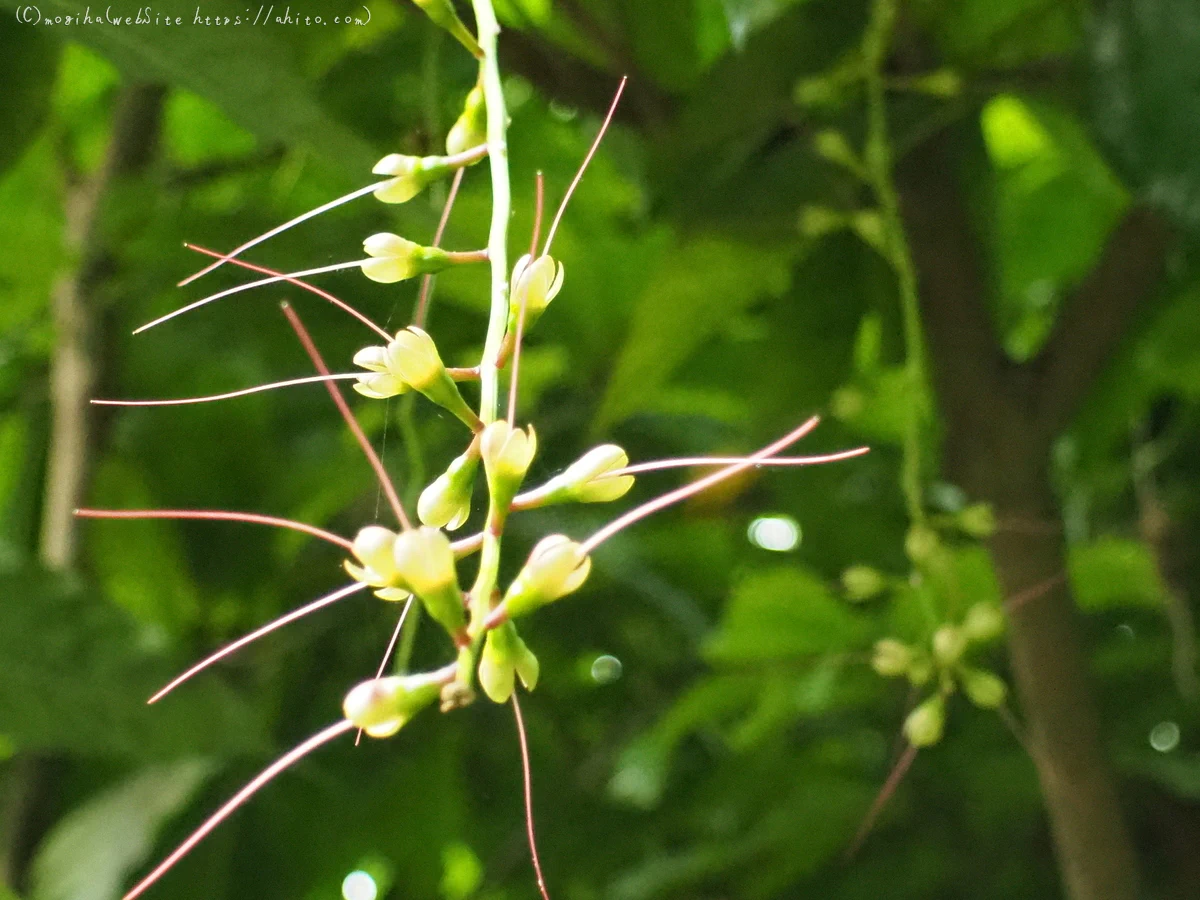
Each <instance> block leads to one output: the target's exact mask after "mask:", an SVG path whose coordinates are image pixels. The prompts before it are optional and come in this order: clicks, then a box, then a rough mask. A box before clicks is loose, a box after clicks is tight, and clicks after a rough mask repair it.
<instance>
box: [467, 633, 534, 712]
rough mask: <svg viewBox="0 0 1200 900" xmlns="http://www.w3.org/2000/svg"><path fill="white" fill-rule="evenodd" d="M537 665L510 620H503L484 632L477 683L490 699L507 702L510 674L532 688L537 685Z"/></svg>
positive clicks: (510, 687) (509, 692)
mask: <svg viewBox="0 0 1200 900" xmlns="http://www.w3.org/2000/svg"><path fill="white" fill-rule="evenodd" d="M540 668H541V667H540V665H539V663H538V659H537V657H536V656H534V655H533V652H532V651H531V650H530V649H529V648H528V647H527V646H526V645H525V642H524V641H523V640H521V636H520V635H519V634H517V628H516V626H515V625H513V623H512V622H505V623H503V624H502V625H499V626H497V627H496V628H493V629H492V630H491V631H489V632H488V635H487V639H486V640H485V641H484V644H483V654H482V655H481V656H480V659H479V684H480V686H481V687H482V688H483V692H484V693H485V694H487V695H488V697H489V698H490V699H491V700H492V701H494V702H496V703H505V702H507V700H508V698H509V697H511V696H512V692H513V686H514V684H515V679H514V675H515V676H518V677H520V679H521V683H522V684H523V685H525V687H526V689H527V690H531V691H532V690H533V689H534V687H535V686H536V685H537V680H538V674H539V671H540Z"/></svg>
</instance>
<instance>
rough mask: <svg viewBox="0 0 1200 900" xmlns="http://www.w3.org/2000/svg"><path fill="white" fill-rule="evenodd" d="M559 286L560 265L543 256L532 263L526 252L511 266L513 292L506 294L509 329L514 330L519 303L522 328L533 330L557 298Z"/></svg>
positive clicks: (561, 273) (561, 271)
mask: <svg viewBox="0 0 1200 900" xmlns="http://www.w3.org/2000/svg"><path fill="white" fill-rule="evenodd" d="M562 283H563V266H562V263H560V262H557V261H556V260H554V259H552V258H551V257H549V256H545V255H543V256H539V257H538V258H537V259H534V260H531V259H530V257H529V254H528V253H527V254H525V255H524V256H522V257H521V258H520V259H518V260H517V264H516V265H515V266H513V273H512V291H511V292H510V293H509V301H508V322H509V326H508V327H509V330H510V331H514V332H515V331H516V327H517V317H518V316H519V315H520V311H521V306H522V304H523V305H524V307H525V328H526V329H529V328H532V327H533V325H534V323H535V322H537V320H538V319H539V318H541V315H542V313H544V312H545V311H546V307H547V306H549V305H550V301H551V300H553V299H554V298H555V297H557V296H558V292H559V291H560V290H562Z"/></svg>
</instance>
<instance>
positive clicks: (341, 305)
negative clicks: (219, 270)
mask: <svg viewBox="0 0 1200 900" xmlns="http://www.w3.org/2000/svg"><path fill="white" fill-rule="evenodd" d="M183 246H185V247H187V249H189V250H195V251H196V252H197V253H203V254H204V255H205V256H215V257H218V258H219V259H228V261H229V262H231V263H233V264H234V265H235V266H239V267H240V268H243V269H249V270H250V271H251V272H261V273H262V274H264V275H278V276H280V277H282V278H283V279H284V280H285V281H286V282H287V283H288V284H294V285H295V286H296V287H298V288H301V289H302V290H305V291H308V292H309V293H310V294H316V295H317V296H318V297H320V298H322V299H324V300H328V301H329V302H330V303H332V304H333V305H334V306H336V307H337V308H338V309H340V310H342V311H344V312H348V313H350V315H352V316H354V318H356V319H358V321H360V322H362V323H363V324H364V325H366V326H367V327H368V328H370V329H371V330H372V331H374V332H375V333H376V334H377V335H379V336H380V337H382V338H383V339H384V340H385V341H390V340H391V339H392V336H391V335H390V334H388V333H387V332H386V331H385V330H384V329H382V328H380V327H379V326H378V325H376V324H375V323H374V322H372V321H371V320H370V319H368V318H367V317H366V316H364V315H363V314H362V313H360V312H359V311H358V310H357V309H355V308H354V307H353V306H351V305H350V304H349V303H347V302H346V301H345V300H342V299H339V298H338V297H335V296H334V295H333V294H331V293H329V292H328V291H323V290H321V289H320V288H319V287H317V286H316V285H312V284H309V283H308V282H307V281H301V280H300V279H299V278H289V277H288V276H287V275H286V274H285V273H283V272H279V271H276V270H275V269H268V268H267V267H266V266H260V265H256V264H255V263H249V262H246V261H245V260H241V259H229V258H228V257H226V256H223V255H222V254H220V253H218V252H217V251H216V250H209V249H207V248H206V247H201V246H200V245H199V244H184V245H183Z"/></svg>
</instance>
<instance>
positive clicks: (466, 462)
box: [417, 451, 479, 531]
mask: <svg viewBox="0 0 1200 900" xmlns="http://www.w3.org/2000/svg"><path fill="white" fill-rule="evenodd" d="M478 468H479V454H478V453H477V452H471V451H468V452H466V453H464V454H463V455H462V456H460V457H458V458H457V459H456V460H454V462H452V463H451V464H450V468H448V469H447V470H446V471H445V472H443V473H442V474H441V475H439V476H438V477H437V478H436V479H434V481H433V483H432V484H430V485H429V487H427V488H425V490H423V491H421V497H420V499H419V500H418V501H417V515H418V516H419V517H420V519H421V521H422V522H424V523H425V524H426V525H432V526H434V527H435V528H445V529H447V530H448V531H454V530H455V529H457V528H460V527H461V526H462V524H463V523H464V522H466V521H467V516H469V515H470V514H471V492H472V488H473V487H474V484H475V472H476V471H477V470H478Z"/></svg>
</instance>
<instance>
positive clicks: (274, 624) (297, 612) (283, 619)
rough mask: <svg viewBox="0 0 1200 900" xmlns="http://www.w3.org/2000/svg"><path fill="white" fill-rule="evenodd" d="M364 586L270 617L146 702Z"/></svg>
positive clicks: (170, 683) (341, 591) (203, 660)
mask: <svg viewBox="0 0 1200 900" xmlns="http://www.w3.org/2000/svg"><path fill="white" fill-rule="evenodd" d="M366 588H367V585H365V584H362V583H361V582H356V583H355V584H349V585H346V586H345V587H343V588H339V589H338V590H336V591H334V592H333V593H332V594H326V595H325V596H324V597H321V598H320V599H317V600H314V601H312V602H311V603H306V604H305V605H304V606H301V607H300V608H299V609H294V610H292V611H291V612H290V613H287V614H286V615H282V616H280V617H279V618H277V619H272V620H271V621H270V622H268V623H267V624H266V625H263V626H262V627H261V628H256V629H255V630H254V631H252V632H250V633H249V634H246V635H243V636H242V637H240V638H238V639H237V640H236V641H233V642H232V643H230V644H226V645H225V646H224V647H222V648H221V649H220V650H218V651H217V652H216V653H213V654H212V655H211V656H206V657H205V658H204V659H202V660H200V662H198V663H196V664H195V665H194V666H192V667H191V668H190V669H188V670H187V671H186V672H184V673H183V674H181V675H179V676H178V677H177V678H174V679H173V680H171V681H170V682H169V683H168V684H167V685H166V686H164V687H163V688H161V689H160V690H159V691H158V692H157V693H156V694H155V695H154V696H153V697H151V698H150V699H149V700H147V701H146V702H147V703H157V702H158V701H159V700H161V699H162V698H163V697H165V696H167V694H169V693H171V691H173V690H175V688H177V687H179V686H180V685H181V684H183V683H184V682H185V681H188V680H189V679H191V678H192V677H193V676H194V675H198V674H199V673H201V672H203V671H204V670H205V669H207V668H208V667H209V666H211V665H212V664H213V663H216V662H220V661H221V660H223V659H224V658H225V657H227V656H230V655H231V654H233V653H236V652H237V651H238V650H240V649H242V648H243V647H245V646H246V645H247V644H250V643H253V642H254V641H257V640H258V639H259V638H260V637H263V636H265V635H268V634H270V633H271V632H272V631H275V630H277V629H280V628H282V627H283V626H284V625H288V624H290V623H292V622H295V621H296V620H297V619H301V618H303V617H304V616H307V615H308V614H309V613H312V612H316V611H317V610H318V609H324V608H325V607H326V606H331V605H332V604H334V603H337V602H338V601H339V600H341V599H343V598H345V597H349V596H350V595H351V594H355V593H358V592H359V591H362V590H365V589H366Z"/></svg>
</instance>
